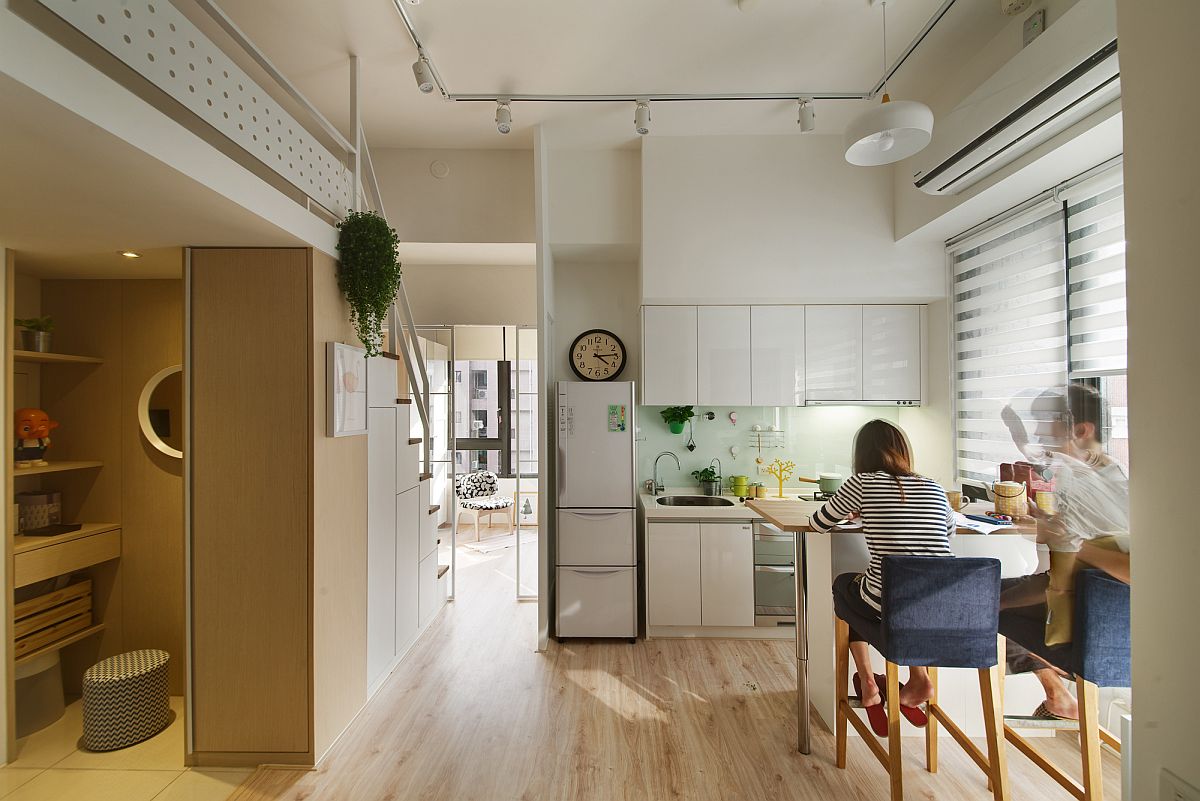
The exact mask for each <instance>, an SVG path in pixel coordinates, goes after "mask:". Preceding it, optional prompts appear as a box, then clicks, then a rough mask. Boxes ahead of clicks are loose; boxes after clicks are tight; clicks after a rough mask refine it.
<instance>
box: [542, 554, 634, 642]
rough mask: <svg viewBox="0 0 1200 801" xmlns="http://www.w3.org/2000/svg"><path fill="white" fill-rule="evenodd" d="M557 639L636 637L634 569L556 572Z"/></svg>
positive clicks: (560, 569)
mask: <svg viewBox="0 0 1200 801" xmlns="http://www.w3.org/2000/svg"><path fill="white" fill-rule="evenodd" d="M556 574H557V579H558V587H557V590H556V592H557V595H558V604H557V607H558V608H557V610H556V611H555V627H554V628H555V632H556V633H557V634H558V636H559V637H630V638H633V637H636V636H637V568H636V567H564V566H559V567H558V568H557V569H556Z"/></svg>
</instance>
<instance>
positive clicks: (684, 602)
mask: <svg viewBox="0 0 1200 801" xmlns="http://www.w3.org/2000/svg"><path fill="white" fill-rule="evenodd" d="M646 620H647V622H648V623H649V625H651V626H699V625H700V524H699V523H650V524H649V525H648V526H647V527H646Z"/></svg>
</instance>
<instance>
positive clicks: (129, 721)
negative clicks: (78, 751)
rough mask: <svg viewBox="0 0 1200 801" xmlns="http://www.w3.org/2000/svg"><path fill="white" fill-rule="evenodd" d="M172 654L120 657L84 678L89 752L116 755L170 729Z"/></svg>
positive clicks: (96, 667) (135, 653)
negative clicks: (168, 681)
mask: <svg viewBox="0 0 1200 801" xmlns="http://www.w3.org/2000/svg"><path fill="white" fill-rule="evenodd" d="M170 661H171V656H170V654H168V653H167V652H166V651H158V650H154V649H146V650H142V651H130V652H129V653H125V654H117V655H116V656H112V657H109V658H108V659H105V660H104V661H102V662H97V663H96V664H94V665H92V666H91V667H90V668H88V669H87V672H86V673H84V674H83V743H82V745H83V747H84V748H86V749H87V750H89V751H114V750H116V749H118V748H124V747H126V746H129V745H133V744H134V743H140V742H141V741H142V740H146V739H149V738H151V737H153V736H154V735H156V734H158V733H159V732H160V731H162V730H163V729H165V728H166V727H167V724H168V723H169V722H170V720H171V703H170V697H169V695H168V688H167V664H168V663H169V662H170Z"/></svg>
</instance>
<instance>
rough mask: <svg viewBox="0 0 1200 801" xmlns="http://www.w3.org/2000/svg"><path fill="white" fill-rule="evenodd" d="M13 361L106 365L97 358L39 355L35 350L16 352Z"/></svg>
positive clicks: (65, 354)
mask: <svg viewBox="0 0 1200 801" xmlns="http://www.w3.org/2000/svg"><path fill="white" fill-rule="evenodd" d="M13 361H18V362H33V363H35V364H104V359H98V358H96V357H95V356H72V355H70V354H69V353H39V352H37V351H33V350H14V351H13Z"/></svg>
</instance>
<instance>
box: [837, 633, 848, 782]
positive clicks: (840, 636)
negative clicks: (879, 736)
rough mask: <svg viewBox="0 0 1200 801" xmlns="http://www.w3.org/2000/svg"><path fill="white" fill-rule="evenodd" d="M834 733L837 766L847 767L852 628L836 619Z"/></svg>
mask: <svg viewBox="0 0 1200 801" xmlns="http://www.w3.org/2000/svg"><path fill="white" fill-rule="evenodd" d="M833 628H834V655H835V660H836V667H835V668H834V679H833V684H834V698H835V701H834V713H833V717H834V733H835V736H836V738H837V766H838V767H839V768H845V767H846V706H847V697H848V696H847V690H846V685H847V683H848V682H849V681H850V626H849V625H847V624H846V621H844V620H842V619H841V618H840V617H834V619H833Z"/></svg>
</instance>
